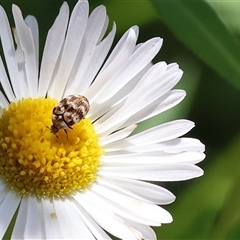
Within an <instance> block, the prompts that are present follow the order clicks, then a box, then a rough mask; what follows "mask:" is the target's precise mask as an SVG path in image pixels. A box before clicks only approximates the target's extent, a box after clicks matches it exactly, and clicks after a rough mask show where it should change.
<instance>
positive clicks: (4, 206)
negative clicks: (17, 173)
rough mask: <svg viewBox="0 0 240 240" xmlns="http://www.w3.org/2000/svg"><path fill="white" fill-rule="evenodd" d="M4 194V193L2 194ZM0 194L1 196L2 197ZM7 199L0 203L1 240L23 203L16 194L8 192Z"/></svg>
mask: <svg viewBox="0 0 240 240" xmlns="http://www.w3.org/2000/svg"><path fill="white" fill-rule="evenodd" d="M0 193H1V194H3V192H2V191H1V192H0ZM1 194H0V195H1ZM4 196H5V198H4V199H3V200H2V201H1V202H0V216H1V217H0V238H1V239H2V238H3V236H4V234H5V232H6V230H7V228H8V225H9V223H10V222H11V220H12V218H13V215H14V213H15V211H16V210H17V207H18V205H19V202H20V201H21V198H20V197H19V196H18V195H17V194H16V193H14V192H12V191H8V193H7V194H6V195H5V194H4Z"/></svg>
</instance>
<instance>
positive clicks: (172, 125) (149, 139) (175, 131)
mask: <svg viewBox="0 0 240 240" xmlns="http://www.w3.org/2000/svg"><path fill="white" fill-rule="evenodd" d="M193 127H194V123H193V122H191V121H189V120H175V121H171V122H167V123H164V124H161V125H158V126H156V127H153V128H150V129H148V130H146V131H143V132H141V133H138V134H136V135H134V136H132V137H129V138H128V141H130V142H131V143H133V144H135V145H137V146H144V145H149V144H153V143H158V142H163V141H167V140H171V139H174V138H177V137H179V136H182V135H184V134H186V133H187V132H189V131H190V130H191V129H192V128H193ZM143 139H144V141H143Z"/></svg>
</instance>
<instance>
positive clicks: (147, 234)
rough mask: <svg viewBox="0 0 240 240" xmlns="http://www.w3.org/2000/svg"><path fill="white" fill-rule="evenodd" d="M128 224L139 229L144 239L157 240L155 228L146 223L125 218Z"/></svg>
mask: <svg viewBox="0 0 240 240" xmlns="http://www.w3.org/2000/svg"><path fill="white" fill-rule="evenodd" d="M125 222H126V223H127V225H129V226H131V227H132V228H134V229H136V230H138V231H139V232H140V233H141V234H142V239H147V240H156V239H157V236H156V233H155V232H154V230H153V229H152V228H151V227H149V226H146V225H143V224H139V223H137V222H133V221H130V220H128V219H126V220H125Z"/></svg>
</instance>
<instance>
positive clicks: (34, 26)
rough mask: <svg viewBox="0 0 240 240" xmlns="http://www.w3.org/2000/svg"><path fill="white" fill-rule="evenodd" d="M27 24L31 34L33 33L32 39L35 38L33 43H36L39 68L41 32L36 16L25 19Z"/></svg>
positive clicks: (35, 48)
mask: <svg viewBox="0 0 240 240" xmlns="http://www.w3.org/2000/svg"><path fill="white" fill-rule="evenodd" d="M25 22H26V24H27V25H28V26H29V28H30V30H31V33H32V38H33V43H34V50H35V56H36V65H37V67H38V64H39V63H38V58H39V31H38V23H37V20H36V18H35V17H34V16H30V15H29V16H27V17H26V18H25Z"/></svg>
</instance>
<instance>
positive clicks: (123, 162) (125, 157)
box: [102, 151, 205, 166]
mask: <svg viewBox="0 0 240 240" xmlns="http://www.w3.org/2000/svg"><path fill="white" fill-rule="evenodd" d="M204 158H205V154H203V153H199V152H182V153H178V154H166V153H163V152H159V151H154V152H146V153H130V154H119V155H116V154H114V153H113V154H111V153H110V154H107V155H106V156H104V157H103V158H102V162H103V165H104V166H111V165H112V166H114V165H115V166H116V165H118V166H128V165H130V166H131V165H135V166H137V165H139V166H140V165H151V164H156V165H158V164H171V163H192V164H196V163H199V162H200V161H202V160H203V159H204Z"/></svg>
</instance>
